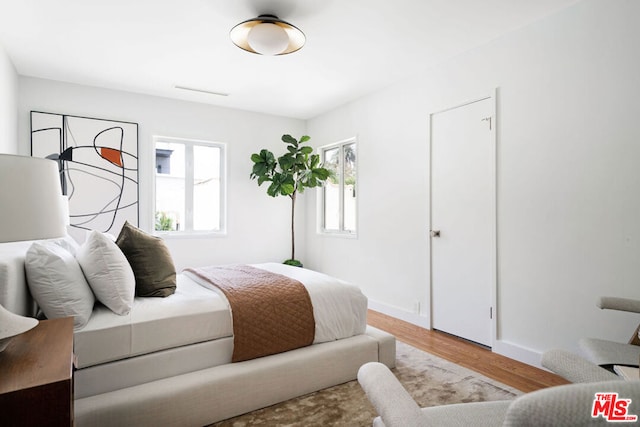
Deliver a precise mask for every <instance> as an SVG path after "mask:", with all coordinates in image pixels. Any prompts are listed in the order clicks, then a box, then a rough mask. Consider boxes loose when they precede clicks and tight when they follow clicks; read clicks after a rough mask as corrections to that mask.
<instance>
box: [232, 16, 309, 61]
mask: <svg viewBox="0 0 640 427" xmlns="http://www.w3.org/2000/svg"><path fill="white" fill-rule="evenodd" d="M229 35H230V36H231V41H233V43H234V44H235V45H236V46H238V47H239V48H240V49H244V50H246V51H247V52H251V53H257V54H259V55H286V54H288V53H292V52H295V51H297V50H300V48H302V46H304V43H305V41H306V37H305V35H304V33H303V32H302V31H300V30H299V29H298V28H296V27H294V26H293V25H291V24H289V23H288V22H285V21H283V20H281V19H278V17H277V16H273V15H260V16H258V17H257V18H254V19H249V20H247V21H244V22H241V23H240V24H238V25H236V26H235V27H233V28H232V29H231V32H230V33H229Z"/></svg>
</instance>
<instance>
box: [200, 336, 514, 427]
mask: <svg viewBox="0 0 640 427" xmlns="http://www.w3.org/2000/svg"><path fill="white" fill-rule="evenodd" d="M396 352H397V353H396V368H395V369H394V370H393V372H394V374H395V375H396V377H398V379H399V380H400V382H401V383H402V384H403V385H404V387H405V388H406V389H407V390H408V391H409V393H410V394H411V396H413V398H414V399H415V401H416V402H417V403H418V405H420V406H421V407H426V406H436V405H442V404H449V403H462V402H482V401H489V400H508V399H513V398H515V397H516V396H518V395H520V394H522V392H520V391H518V390H516V389H514V388H512V387H509V386H507V385H504V384H502V383H499V382H497V381H494V380H492V379H490V378H487V377H485V376H483V375H481V374H479V373H477V372H474V371H472V370H470V369H466V368H464V367H462V366H459V365H456V364H455V363H452V362H449V361H447V360H444V359H442V358H440V357H437V356H434V355H432V354H429V353H426V352H424V351H421V350H418V349H417V348H414V347H412V346H410V345H408V344H405V343H402V342H400V341H396ZM376 416H377V414H376V412H375V410H374V409H373V407H372V406H371V404H370V403H369V401H368V400H367V397H366V396H365V394H364V391H362V388H360V385H359V384H358V382H357V381H351V382H348V383H345V384H341V385H337V386H334V387H331V388H328V389H325V390H321V391H318V392H315V393H311V394H308V395H306V396H302V397H299V398H296V399H291V400H288V401H286V402H283V403H279V404H277V405H273V406H270V407H268V408H264V409H260V410H257V411H254V412H250V413H248V414H245V415H241V416H238V417H235V418H230V419H228V420H225V421H221V422H219V423H216V424H213V425H212V426H215V427H245V426H265V427H266V426H292V427H293V426H296V427H298V426H299V427H303V426H304V427H321V426H322V427H324V426H336V427H338V426H345V427H346V426H348V427H352V426H354V427H358V426H363V427H364V426H370V425H371V422H372V421H373V419H374V418H375V417H376Z"/></svg>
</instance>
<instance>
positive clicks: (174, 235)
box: [153, 230, 227, 240]
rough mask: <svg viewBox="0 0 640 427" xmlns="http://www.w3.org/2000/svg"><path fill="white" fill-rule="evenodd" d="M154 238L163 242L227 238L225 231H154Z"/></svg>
mask: <svg viewBox="0 0 640 427" xmlns="http://www.w3.org/2000/svg"><path fill="white" fill-rule="evenodd" d="M153 234H154V236H158V237H161V238H163V239H165V240H174V239H175V240H179V239H211V238H219V237H227V232H226V231H224V230H223V231H169V232H167V231H155V232H154V233H153Z"/></svg>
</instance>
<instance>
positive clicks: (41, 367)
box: [0, 317, 73, 427]
mask: <svg viewBox="0 0 640 427" xmlns="http://www.w3.org/2000/svg"><path fill="white" fill-rule="evenodd" d="M0 423H1V424H2V425H3V426H21V427H22V426H70V425H73V318H72V317H67V318H64V319H54V320H43V321H41V322H40V323H39V324H38V326H36V327H35V328H33V329H31V330H30V331H27V332H25V333H23V334H21V335H18V336H16V337H14V338H13V339H12V340H11V342H10V343H9V346H8V347H7V348H6V349H5V350H4V351H3V352H0Z"/></svg>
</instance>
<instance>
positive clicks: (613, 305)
mask: <svg viewBox="0 0 640 427" xmlns="http://www.w3.org/2000/svg"><path fill="white" fill-rule="evenodd" d="M598 307H600V308H601V309H603V310H619V311H629V312H631V313H640V300H636V299H630V298H618V297H600V300H599V301H598Z"/></svg>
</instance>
